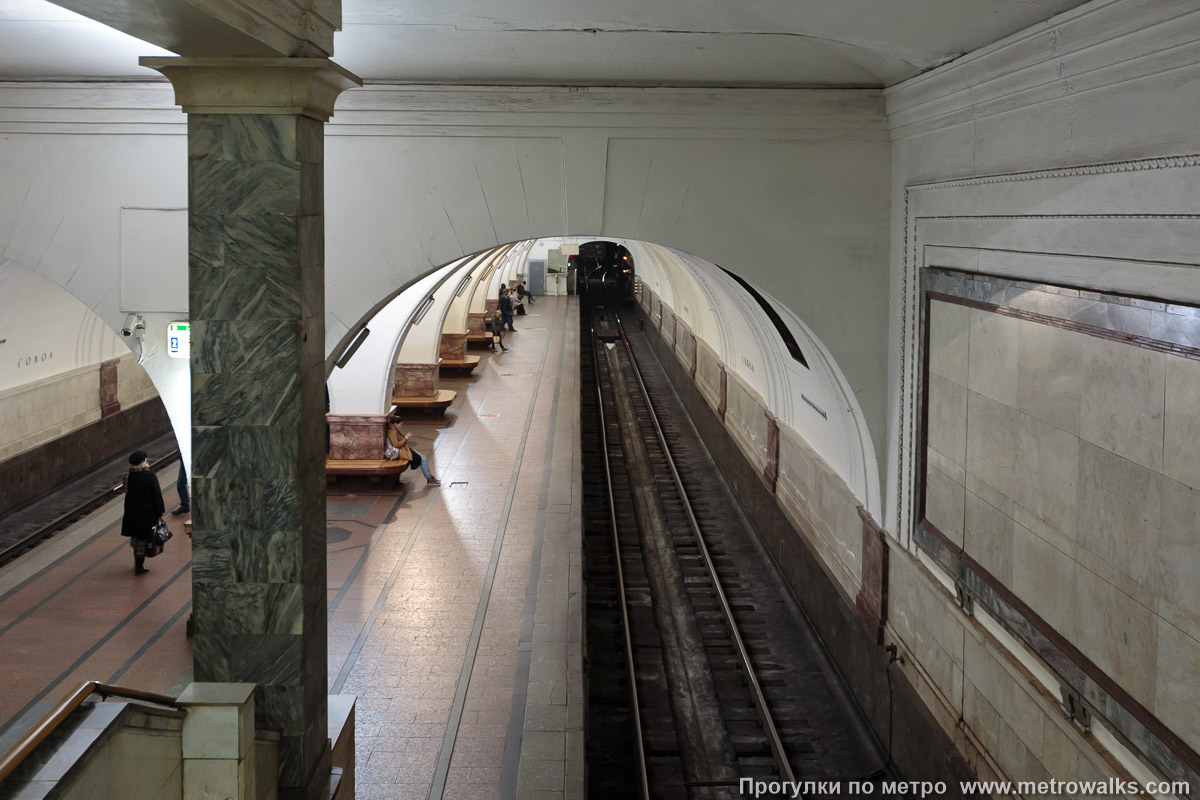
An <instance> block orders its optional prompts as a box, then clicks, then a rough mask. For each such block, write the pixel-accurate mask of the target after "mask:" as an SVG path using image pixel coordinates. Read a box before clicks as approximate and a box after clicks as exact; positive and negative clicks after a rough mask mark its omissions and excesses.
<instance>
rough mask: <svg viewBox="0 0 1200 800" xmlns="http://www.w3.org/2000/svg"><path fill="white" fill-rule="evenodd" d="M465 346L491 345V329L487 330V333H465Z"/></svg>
mask: <svg viewBox="0 0 1200 800" xmlns="http://www.w3.org/2000/svg"><path fill="white" fill-rule="evenodd" d="M467 346H468V347H491V346H492V334H491V331H489V332H487V333H471V334H468V335H467Z"/></svg>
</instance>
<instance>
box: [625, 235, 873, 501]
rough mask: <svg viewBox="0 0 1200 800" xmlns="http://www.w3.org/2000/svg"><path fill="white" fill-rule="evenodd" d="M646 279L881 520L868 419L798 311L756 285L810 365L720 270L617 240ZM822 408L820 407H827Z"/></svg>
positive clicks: (675, 252) (646, 245) (670, 252)
mask: <svg viewBox="0 0 1200 800" xmlns="http://www.w3.org/2000/svg"><path fill="white" fill-rule="evenodd" d="M619 243H620V244H623V245H624V246H625V247H626V248H627V249H628V250H629V251H630V253H631V254H632V255H633V258H634V265H635V271H636V273H637V275H638V277H639V278H640V279H641V280H642V281H643V283H644V284H645V285H646V286H648V287H650V288H651V289H652V290H653V291H654V292H655V293H656V294H657V295H658V296H659V298H660V300H661V301H662V302H663V303H665V304H666V305H667V306H669V307H670V308H671V311H672V312H673V313H674V314H675V315H676V317H677V318H678V319H679V320H680V321H681V322H683V323H684V324H685V325H687V327H688V328H689V329H690V330H691V331H692V332H693V333H694V334H695V335H696V337H697V339H698V340H699V341H701V342H703V343H704V344H706V345H707V346H708V347H710V348H711V349H712V350H713V351H714V352H715V353H716V355H717V357H718V359H719V360H720V361H721V363H722V364H724V365H725V369H726V371H727V372H728V373H730V374H732V375H735V376H737V378H738V379H739V380H740V381H741V383H743V384H744V385H746V386H747V387H749V388H750V389H752V390H753V391H754V392H756V393H757V394H758V395H759V396H760V397H761V398H762V401H763V402H764V403H765V405H766V407H767V409H768V410H769V411H770V412H771V413H772V414H774V415H775V416H776V417H777V418H778V419H779V420H780V421H781V422H782V423H784V424H786V425H787V426H789V427H790V428H792V429H793V430H794V431H796V432H797V433H798V434H799V435H800V436H801V437H802V438H803V439H804V440H805V441H806V442H807V443H808V445H809V446H810V447H811V448H812V449H813V451H814V452H815V453H817V455H819V456H820V457H821V458H822V460H824V461H825V463H826V464H827V465H828V466H829V467H830V468H831V469H832V470H833V471H834V472H835V473H836V474H837V475H838V476H840V477H841V478H842V480H843V481H845V483H846V485H847V486H848V487H849V488H850V490H851V491H852V492H853V493H854V496H855V497H856V498H857V499H858V501H859V502H860V503H862V504H863V506H864V507H865V508H866V509H867V510H868V511H869V512H870V513H871V514H872V515H874V516H875V517H876V518H877V519H878V518H879V517H880V514H881V513H882V511H883V498H882V497H881V495H880V488H879V487H880V479H879V468H878V458H877V456H876V452H875V448H874V444H873V442H872V439H871V434H870V430H869V429H868V426H867V420H866V418H865V416H864V414H863V411H862V408H861V406H860V405H859V403H858V400H857V398H856V396H855V393H854V391H853V389H852V388H851V386H850V383H849V381H848V380H847V379H846V376H845V374H843V372H842V370H841V369H840V367H839V366H838V364H837V361H836V360H835V359H834V357H833V355H832V354H831V353H830V351H829V349H828V348H827V347H826V346H825V345H824V343H823V342H821V340H820V339H819V338H818V337H817V336H816V334H814V333H813V331H812V330H811V328H809V327H808V326H807V325H806V324H805V323H804V322H803V321H802V320H801V319H800V317H799V316H798V315H797V314H796V313H795V312H794V311H792V310H791V309H790V308H788V307H787V306H786V305H784V304H783V303H781V302H779V301H778V300H777V299H775V298H774V297H772V296H770V295H769V294H767V293H766V292H764V291H762V289H760V288H759V287H754V288H755V290H756V291H757V292H758V293H759V294H760V295H761V296H762V297H763V298H764V300H765V301H766V302H768V303H769V304H770V305H771V307H772V308H773V309H774V310H775V312H776V314H778V315H779V317H780V318H781V319H782V321H783V323H784V324H785V325H786V326H787V328H788V330H789V331H790V332H791V334H792V336H793V337H794V338H795V340H796V342H797V344H798V345H799V347H800V350H801V352H802V353H803V354H804V357H805V360H806V362H807V364H802V363H800V362H799V361H797V360H796V359H795V358H793V356H792V354H791V353H790V352H789V350H788V348H787V346H786V345H785V343H784V341H783V338H782V337H781V335H780V333H779V331H778V330H776V328H775V325H774V324H773V323H772V322H771V320H770V318H769V317H768V316H767V314H766V312H765V311H764V310H763V309H762V308H761V307H760V306H759V303H758V301H757V300H756V299H755V298H754V297H753V296H752V295H751V294H750V293H749V292H748V291H747V290H746V289H745V288H743V287H742V285H741V284H739V283H738V281H737V280H735V279H734V278H733V277H731V276H730V275H729V274H728V273H726V272H725V271H724V270H723V269H721V268H720V267H718V266H717V265H715V264H713V263H712V262H710V261H707V260H705V259H702V258H697V257H696V256H693V255H690V254H688V253H683V252H681V251H679V250H675V249H672V248H667V247H661V246H659V245H655V244H649V243H646V242H637V241H629V240H620V242H619ZM822 412H823V413H822Z"/></svg>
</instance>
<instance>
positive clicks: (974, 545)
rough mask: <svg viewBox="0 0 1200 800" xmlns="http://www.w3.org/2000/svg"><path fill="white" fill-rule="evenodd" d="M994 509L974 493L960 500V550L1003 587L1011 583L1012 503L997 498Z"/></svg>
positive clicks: (1014, 523) (966, 494)
mask: <svg viewBox="0 0 1200 800" xmlns="http://www.w3.org/2000/svg"><path fill="white" fill-rule="evenodd" d="M1000 498H1001V503H1002V505H1003V506H1005V507H1004V508H997V507H996V506H994V505H992V504H991V503H989V502H988V501H987V500H986V499H984V498H983V497H981V496H980V495H978V494H976V493H975V492H971V491H967V492H966V493H965V497H964V505H965V509H964V520H963V549H964V550H965V551H966V552H967V553H968V554H969V555H970V556H971V558H973V559H975V561H977V562H978V563H979V564H980V566H982V567H983V568H984V569H986V570H987V571H988V572H990V573H991V574H992V575H993V576H995V578H996V579H997V580H999V581H1000V582H1001V583H1003V584H1004V585H1005V586H1011V585H1012V580H1013V537H1014V536H1015V534H1016V522H1015V521H1014V519H1013V515H1012V501H1011V500H1009V499H1008V498H1005V497H1003V496H1002V495H1000Z"/></svg>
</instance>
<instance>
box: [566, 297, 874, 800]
mask: <svg viewBox="0 0 1200 800" xmlns="http://www.w3.org/2000/svg"><path fill="white" fill-rule="evenodd" d="M597 288H599V287H596V286H595V285H594V284H589V286H588V291H589V292H590V293H592V296H591V297H587V296H585V298H584V299H583V306H584V309H583V311H584V313H583V314H582V315H581V317H582V319H583V325H584V328H585V331H584V332H585V334H591V335H590V336H585V337H584V341H585V342H588V341H589V340H590V345H589V344H585V345H584V347H585V350H584V353H583V366H582V369H583V370H584V376H583V377H584V381H583V383H584V408H583V443H584V486H585V497H584V515H585V519H584V537H585V543H584V550H585V572H586V586H587V635H588V642H587V657H588V685H589V710H588V752H589V793H590V795H591V796H593V797H610V796H611V797H618V796H620V797H626V796H629V797H634V796H636V797H643V798H716V797H730V796H736V795H737V793H738V783H739V781H740V780H741V779H744V778H754V779H759V780H765V781H788V782H792V781H803V780H816V779H864V778H867V777H868V776H869V775H870V774H871V773H872V772H873V771H877V770H878V768H879V765H880V764H882V763H883V762H884V761H885V758H884V757H883V756H882V754H881V753H880V752H879V748H878V747H877V745H876V743H875V740H874V739H873V738H872V737H871V735H870V733H869V732H868V731H867V729H866V727H865V725H864V723H863V722H862V720H861V718H860V716H859V715H858V713H857V709H856V708H855V706H854V704H853V701H852V700H851V699H850V697H849V695H848V693H847V692H846V691H845V689H844V687H843V686H842V684H841V681H840V678H839V676H838V675H837V673H836V670H835V669H834V668H833V666H832V664H831V662H830V661H829V659H828V656H827V655H826V654H825V653H824V651H823V648H822V647H821V645H820V642H819V640H818V639H817V637H816V636H815V634H814V633H813V631H812V629H811V627H809V626H808V625H807V624H806V620H805V619H804V617H803V613H802V611H800V610H799V608H798V607H796V606H795V604H794V602H793V601H792V600H791V598H790V595H788V593H787V590H786V588H785V587H784V586H783V584H782V582H781V581H780V579H779V576H778V573H777V571H776V570H775V569H774V567H773V565H772V564H771V563H770V561H769V558H767V557H766V556H765V553H764V552H763V551H762V549H761V546H760V545H759V544H758V542H757V540H756V538H755V537H756V534H755V533H754V532H753V531H752V529H751V528H750V526H749V522H748V520H747V519H746V517H745V515H744V514H743V513H742V512H741V509H740V506H739V505H738V503H737V500H736V498H735V497H734V496H733V495H732V493H731V492H730V491H729V489H728V487H727V486H725V484H724V482H723V481H722V480H721V479H720V476H719V471H718V470H717V468H716V465H715V464H714V463H713V462H712V460H711V458H710V457H709V455H708V453H707V451H706V450H705V448H704V446H703V443H702V442H701V441H700V439H699V436H698V434H696V432H695V429H694V428H692V427H691V425H690V423H689V422H688V420H687V418H686V416H684V412H683V410H682V408H681V407H679V405H678V400H677V399H676V398H675V397H674V395H673V392H672V391H671V389H670V387H669V384H668V383H667V380H666V378H665V375H663V374H662V372H661V370H660V369H659V368H657V362H656V361H655V360H654V357H653V355H652V353H651V352H650V350H649V348H648V346H647V345H646V343H645V342H644V341H642V339H641V336H640V335H639V334H637V333H636V332H628V331H626V330H625V329H624V327H623V326H622V325H621V320H620V317H619V314H618V312H617V307H616V304H615V301H614V300H613V299H611V298H609V297H607V296H606V295H601V296H600V297H597V296H596V294H595V292H596V290H597Z"/></svg>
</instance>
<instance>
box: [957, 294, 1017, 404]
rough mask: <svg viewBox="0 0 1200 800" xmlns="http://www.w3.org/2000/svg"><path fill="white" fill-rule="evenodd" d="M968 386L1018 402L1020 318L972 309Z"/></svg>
mask: <svg viewBox="0 0 1200 800" xmlns="http://www.w3.org/2000/svg"><path fill="white" fill-rule="evenodd" d="M970 312H971V327H970V344H969V352H970V358H969V363H968V365H967V386H968V387H969V388H970V389H971V390H972V391H974V392H978V393H980V394H982V395H984V396H986V397H990V398H991V399H993V400H995V401H996V402H998V403H1003V404H1004V405H1007V406H1014V407H1015V406H1016V404H1017V352H1018V347H1019V343H1018V338H1017V333H1018V320H1016V319H1015V318H1013V317H1006V316H1004V315H1003V314H996V313H993V312H990V311H982V310H980V309H977V308H972V309H970Z"/></svg>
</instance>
